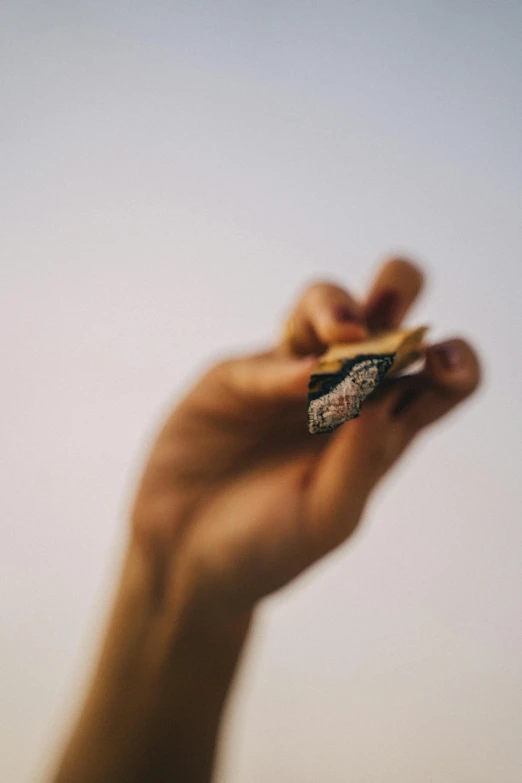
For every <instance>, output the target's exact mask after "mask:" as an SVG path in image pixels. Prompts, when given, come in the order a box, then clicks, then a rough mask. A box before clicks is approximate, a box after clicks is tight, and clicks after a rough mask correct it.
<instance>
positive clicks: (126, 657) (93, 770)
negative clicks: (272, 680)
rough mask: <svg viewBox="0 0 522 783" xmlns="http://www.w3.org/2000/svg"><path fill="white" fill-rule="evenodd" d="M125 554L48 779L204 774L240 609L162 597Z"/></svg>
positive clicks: (235, 657) (233, 659) (241, 636)
mask: <svg viewBox="0 0 522 783" xmlns="http://www.w3.org/2000/svg"><path fill="white" fill-rule="evenodd" d="M141 560H142V558H141V556H140V553H139V552H132V551H131V554H130V556H129V558H128V559H127V563H126V566H125V569H124V574H123V579H122V583H121V587H120V590H119V594H118V598H117V601H116V605H115V608H114V611H113V614H112V617H111V622H110V624H109V629H108V632H107V637H106V640H105V643H104V647H103V651H102V655H101V659H100V663H99V666H98V670H97V672H96V675H95V677H94V681H93V684H92V687H91V689H90V692H89V695H88V698H87V700H86V703H85V706H84V708H83V710H82V713H81V716H80V719H79V721H78V724H77V726H76V729H75V731H74V733H73V736H72V738H71V740H70V742H69V744H68V746H67V749H66V751H65V754H64V757H63V759H62V762H61V764H60V767H59V771H58V773H57V775H56V777H55V778H54V783H70V781H73V780H74V782H75V783H105V781H107V783H141V782H142V781H146V782H147V783H159V782H160V781H161V782H162V781H172V780H176V781H179V782H180V783H207V782H208V781H209V780H210V779H211V775H212V768H213V761H214V757H215V749H216V741H217V735H218V729H219V723H220V718H221V714H222V711H223V707H224V704H225V701H226V697H227V694H228V691H229V688H230V685H231V683H232V680H233V677H234V673H235V671H236V668H237V664H238V661H239V657H240V654H241V650H242V648H243V645H244V642H245V639H246V636H247V634H248V629H249V625H250V619H251V618H250V615H249V614H248V613H245V614H242V615H237V614H236V615H234V616H232V615H231V614H230V613H225V612H218V611H216V610H214V609H213V610H212V611H207V610H206V609H205V610H203V609H202V608H201V607H199V606H197V605H196V604H195V603H194V604H193V605H191V606H189V607H179V606H166V605H165V603H164V602H163V601H161V600H160V601H158V596H157V595H155V594H154V590H155V586H154V575H152V576H151V574H150V573H149V571H148V566H147V565H144V563H143V562H141Z"/></svg>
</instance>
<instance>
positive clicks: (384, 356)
mask: <svg viewBox="0 0 522 783" xmlns="http://www.w3.org/2000/svg"><path fill="white" fill-rule="evenodd" d="M425 332H426V327H425V326H422V327H419V328H418V329H408V330H402V331H395V332H386V333H383V334H379V335H375V336H374V337H372V338H371V339H370V340H366V341H365V342H362V343H343V344H339V345H334V346H332V347H331V348H330V349H329V350H328V351H327V352H326V353H325V354H323V356H322V357H321V358H320V359H319V362H318V364H317V367H316V368H315V369H314V371H313V373H312V375H311V378H310V385H309V388H308V430H309V432H310V433H311V434H312V435H316V434H320V433H324V432H331V431H332V430H334V429H336V427H339V425H341V424H344V422H346V421H350V419H354V418H356V417H357V416H358V415H359V413H360V410H361V405H362V403H363V401H364V400H365V399H366V397H368V395H370V394H371V393H372V392H373V391H374V390H375V389H376V388H377V386H379V384H380V383H382V381H383V380H384V378H385V377H386V375H388V374H390V373H396V372H398V371H400V370H402V369H404V368H405V367H407V366H408V364H411V363H412V362H413V361H415V360H416V359H418V358H419V356H420V355H421V354H422V339H423V337H424V334H425Z"/></svg>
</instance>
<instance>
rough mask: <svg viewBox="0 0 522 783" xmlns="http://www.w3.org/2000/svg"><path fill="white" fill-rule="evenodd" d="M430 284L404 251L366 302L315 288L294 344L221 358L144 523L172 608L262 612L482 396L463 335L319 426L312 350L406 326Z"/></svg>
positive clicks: (177, 438)
mask: <svg viewBox="0 0 522 783" xmlns="http://www.w3.org/2000/svg"><path fill="white" fill-rule="evenodd" d="M422 283H423V278H422V274H421V272H420V271H419V269H418V268H417V267H416V266H414V265H413V264H411V263H410V262H408V261H405V260H401V259H395V260H392V261H390V262H388V263H387V264H385V265H384V266H383V267H382V269H381V270H380V272H379V274H378V275H377V278H376V280H375V281H374V283H373V285H372V286H371V289H370V291H369V293H368V296H367V297H366V299H365V300H364V301H361V302H359V301H356V300H355V299H354V298H353V297H352V296H351V295H350V294H349V293H348V292H346V291H345V290H343V289H341V288H339V287H338V286H336V285H333V284H331V283H316V284H315V285H312V286H310V287H309V288H308V289H307V290H306V291H305V292H304V293H303V295H302V297H301V298H300V300H299V302H298V303H297V305H296V307H295V309H294V311H293V314H292V315H291V317H290V319H289V321H288V323H289V324H290V325H291V329H290V330H289V334H288V339H287V340H286V341H284V342H283V343H282V344H280V345H277V346H274V347H273V348H271V349H270V350H267V351H266V352H263V353H259V354H256V355H252V356H247V357H243V358H234V359H230V360H226V361H223V362H221V363H219V364H218V365H217V366H215V367H213V368H212V369H210V370H209V371H208V372H207V373H206V374H205V375H204V377H203V378H202V379H201V380H200V381H199V383H197V384H196V386H195V388H193V389H192V390H191V391H190V392H189V393H188V395H187V396H186V397H185V398H184V399H183V400H182V402H181V403H180V404H179V405H178V406H177V407H176V409H175V410H174V411H173V413H172V414H171V416H170V417H169V419H168V421H167V422H166V424H165V426H164V427H163V429H162V431H161V433H160V435H159V437H158V439H157V441H156V443H155V444H154V446H153V449H152V453H151V455H150V458H149V461H148V464H147V466H146V468H145V472H144V475H143V479H142V482H141V486H140V488H139V491H138V494H137V498H136V502H135V507H134V512H133V526H132V531H133V538H134V540H135V542H137V543H138V545H141V546H143V547H145V549H146V550H147V551H148V552H150V553H152V559H151V562H152V563H153V568H154V569H155V570H156V577H157V583H158V584H159V585H161V588H160V589H161V591H163V598H164V600H165V601H166V602H167V604H168V605H169V606H172V607H180V606H185V605H190V604H191V603H192V602H194V601H201V600H203V601H207V600H208V601H209V602H211V603H212V604H213V605H214V606H219V607H220V608H224V607H226V608H227V609H232V610H235V609H239V610H241V611H244V610H247V611H249V610H250V609H252V608H253V606H254V605H255V603H256V602H257V601H258V600H259V599H261V598H262V597H263V596H265V595H267V594H269V593H271V592H272V591H274V590H276V589H277V588H279V587H281V586H282V585H284V584H286V583H287V582H289V581H290V580H291V579H292V578H293V577H295V576H296V575H298V574H299V573H300V572H302V571H303V570H304V569H305V568H307V567H308V566H309V565H311V564H312V563H314V562H315V561H316V560H318V559H319V558H320V557H321V556H323V555H324V554H326V553H327V552H329V551H330V550H332V549H333V548H335V547H336V546H337V545H339V544H340V543H341V542H343V541H344V540H345V539H346V538H348V537H349V536H350V535H351V534H352V533H353V531H354V530H355V528H356V527H357V525H358V523H359V521H360V519H361V516H362V513H363V510H364V507H365V504H366V501H367V500H368V497H369V496H370V494H371V492H372V490H373V488H374V487H375V486H376V484H377V483H378V481H379V480H380V479H381V478H382V477H383V475H384V474H385V473H386V472H387V471H388V469H389V468H390V467H391V466H392V465H393V464H394V463H395V462H396V461H397V460H398V458H399V457H400V455H401V454H402V453H403V452H404V450H405V449H406V448H407V447H408V446H409V445H410V444H411V443H412V441H413V440H414V439H415V438H416V436H417V435H418V434H419V433H420V432H421V431H422V430H423V429H424V428H425V427H426V426H427V425H429V424H432V423H433V422H435V421H437V420H439V419H440V418H441V417H443V416H445V415H446V414H447V413H448V412H450V411H451V410H452V409H453V408H454V407H455V406H456V405H457V404H458V403H460V402H462V400H464V399H465V398H466V397H468V396H469V395H470V394H471V393H472V392H473V391H474V389H475V388H476V387H477V385H478V382H479V364H478V360H477V357H476V354H475V352H474V351H473V349H472V348H471V347H470V346H469V345H468V344H467V343H466V342H465V341H463V340H461V339H452V340H450V341H447V342H445V343H443V344H440V345H435V346H431V347H429V348H428V350H427V354H426V361H425V366H424V368H423V369H422V370H420V371H419V372H417V373H414V374H410V375H406V376H403V377H400V378H396V379H391V380H389V381H387V382H386V383H385V384H384V385H383V387H381V388H380V389H379V390H378V393H376V394H374V395H373V396H372V397H370V398H369V399H368V400H367V401H366V402H365V404H364V406H363V410H362V414H361V416H360V417H359V418H357V419H354V420H352V421H350V422H348V423H347V424H345V425H343V426H342V427H341V428H339V429H338V430H337V431H335V432H333V433H331V434H329V435H319V436H312V435H310V434H309V433H308V431H307V426H306V420H307V414H306V407H307V385H308V380H309V376H310V372H311V370H312V367H313V364H314V362H315V359H314V357H313V356H312V358H310V357H309V356H308V355H309V354H316V355H317V354H320V353H321V352H322V351H323V350H325V349H326V347H328V346H329V345H330V344H331V343H335V342H348V341H352V340H360V339H363V338H364V337H365V336H366V334H367V329H368V328H369V329H370V330H379V329H384V328H395V327H397V326H398V325H399V324H400V322H401V321H402V319H403V317H404V316H405V314H406V312H407V311H408V309H409V308H410V306H411V305H412V304H413V302H414V301H415V299H416V297H417V295H418V294H419V292H420V290H421V288H422ZM173 611H177V609H176V608H174V609H173Z"/></svg>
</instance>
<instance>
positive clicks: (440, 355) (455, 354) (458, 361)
mask: <svg viewBox="0 0 522 783" xmlns="http://www.w3.org/2000/svg"><path fill="white" fill-rule="evenodd" d="M434 353H435V355H436V356H437V359H438V360H439V362H440V363H441V365H442V367H444V369H445V370H456V369H458V368H459V367H461V366H462V364H463V363H464V357H463V355H462V352H461V351H460V349H459V347H458V345H456V344H455V343H443V344H442V345H438V346H437V347H436V348H435V349H434Z"/></svg>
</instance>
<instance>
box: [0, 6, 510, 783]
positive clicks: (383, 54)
mask: <svg viewBox="0 0 522 783" xmlns="http://www.w3.org/2000/svg"><path fill="white" fill-rule="evenodd" d="M0 73H1V88H0V116H1V120H0V132H1V144H0V155H1V159H0V160H1V163H0V166H1V168H0V176H1V188H0V210H1V212H0V225H1V230H0V248H1V253H0V266H1V268H0V297H1V302H0V350H1V367H2V382H1V384H0V432H1V441H0V510H1V513H0V526H1V542H2V543H1V547H0V623H1V624H0V633H1V638H0V642H1V647H0V721H1V726H0V779H1V780H2V781H6V783H36V781H40V780H42V778H43V776H44V774H45V771H46V770H47V769H49V765H50V764H52V758H53V755H54V754H55V753H56V748H57V743H58V742H59V739H60V737H61V736H62V732H63V729H64V726H67V725H68V721H69V720H70V717H71V715H72V714H73V713H74V710H75V709H76V706H77V704H78V700H79V699H80V697H81V693H82V688H83V687H84V683H85V679H86V677H87V676H88V673H89V666H90V665H91V661H92V656H93V651H94V650H95V649H96V646H97V643H98V638H99V633H100V625H101V623H102V621H103V617H104V615H105V613H106V611H107V606H108V601H109V600H110V596H111V590H112V587H113V584H114V580H115V568H116V565H117V563H118V562H119V558H120V553H121V550H122V545H123V542H124V539H125V525H126V515H127V512H128V506H129V503H130V501H131V498H132V492H133V487H134V482H135V479H136V475H137V471H138V470H139V468H140V465H141V464H142V460H143V458H144V454H145V452H146V449H147V445H148V442H149V438H150V437H151V433H153V432H154V430H155V428H156V427H157V425H158V423H159V421H160V420H161V416H162V415H164V413H165V412H166V410H167V409H168V406H169V405H170V404H172V402H173V401H174V400H175V399H176V397H177V396H178V395H179V394H180V393H181V392H182V391H183V390H184V389H185V388H186V386H187V384H188V383H189V382H190V381H191V379H193V378H194V377H195V376H196V375H197V373H198V372H200V370H201V369H202V368H203V367H204V366H206V364H207V363H208V362H210V361H212V360H213V359H214V358H215V357H216V356H219V355H221V354H223V353H225V354H228V353H229V352H230V351H233V350H243V349H244V348H247V347H248V348H251V347H256V348H257V347H258V346H262V345H264V344H266V343H267V342H268V341H270V340H272V339H273V338H274V336H275V335H277V332H278V329H279V323H280V321H281V319H283V318H284V315H285V313H286V311H287V308H288V307H289V305H290V303H291V302H292V300H293V299H294V297H295V296H296V294H297V292H298V290H299V289H301V288H302V287H303V285H305V284H306V282H307V281H308V280H310V279H313V278H316V277H321V278H324V277H332V278H333V279H335V280H338V281H340V282H342V283H343V284H345V285H347V286H350V287H352V288H353V290H354V291H355V292H356V293H362V292H364V290H365V287H366V286H367V284H368V281H369V280H370V279H371V275H372V273H373V271H374V269H375V265H376V264H377V263H378V262H379V261H380V260H382V259H383V258H384V257H385V256H386V255H388V254H389V253H396V252H400V253H405V254H409V255H411V256H412V257H413V258H415V259H417V260H418V261H420V262H421V263H422V264H424V265H425V267H426V269H427V272H428V274H429V286H428V289H427V292H426V295H425V297H424V298H423V300H422V302H421V303H419V306H418V307H417V308H416V309H415V312H414V314H413V315H412V319H411V320H412V321H414V322H419V321H422V322H424V321H426V322H428V323H430V324H431V325H432V327H433V335H434V337H435V338H437V339H438V338H441V337H445V336H451V335H453V334H462V335H464V336H466V337H468V338H469V339H471V340H473V341H474V342H475V344H476V345H477V346H478V347H479V349H480V351H481V354H482V356H483V361H484V364H485V383H484V385H483V387H482V389H481V391H480V393H479V394H477V395H476V397H475V398H474V399H473V401H472V402H470V403H468V404H467V405H466V406H465V408H463V409H462V410H460V411H459V412H458V413H455V414H454V415H452V416H451V417H450V418H449V419H448V420H447V422H445V423H444V424H443V425H442V426H440V427H438V428H437V429H436V430H435V429H434V430H433V431H430V432H429V433H428V434H427V435H426V436H425V437H424V438H423V439H422V441H420V442H419V443H418V445H417V446H416V447H415V449H414V450H413V451H412V452H411V453H410V454H409V455H408V457H407V459H405V460H404V462H403V464H402V465H401V467H400V468H399V469H397V470H396V471H395V472H394V473H393V474H392V475H391V476H390V478H389V479H388V480H387V481H386V483H385V484H384V485H383V486H382V488H381V489H380V491H379V493H378V494H377V495H376V497H375V500H374V502H373V504H372V505H371V507H370V508H369V511H368V514H367V519H366V525H365V526H364V528H363V530H362V531H361V532H360V534H359V535H358V536H357V537H356V538H355V539H354V540H352V541H350V542H349V543H348V544H347V545H346V546H344V547H343V548H342V549H341V550H339V551H338V553H336V554H335V555H333V556H331V557H330V558H328V559H327V560H326V561H324V562H323V563H322V564H321V565H319V566H318V567H316V568H314V569H312V570H311V571H309V572H308V573H307V574H306V575H305V576H303V577H302V578H301V579H299V580H298V581H296V582H295V583H294V584H293V585H292V586H291V587H289V588H288V589H286V590H285V591H283V592H282V593H281V594H279V595H278V596H276V597H275V598H273V599H271V600H270V601H267V602H266V603H265V604H264V607H263V609H262V611H261V613H260V617H259V625H258V629H257V632H256V634H255V637H254V639H253V641H252V645H251V647H250V651H249V656H248V658H247V660H246V662H245V667H244V669H243V671H242V675H241V678H240V680H239V681H238V684H237V685H238V687H237V690H236V693H235V697H234V700H233V702H232V704H231V710H230V713H229V716H228V721H227V726H226V737H225V739H226V742H225V743H224V747H223V753H222V757H221V763H220V770H221V771H220V775H219V783H268V781H270V783H272V781H277V782H278V783H318V781H321V783H340V782H341V781H343V782H344V781H347V782H348V781H354V782H356V783H447V782H448V781H451V782H452V783H497V782H498V781H502V783H518V782H519V781H520V780H522V740H521V737H522V663H521V662H522V611H521V609H522V602H521V599H522V567H521V552H522V525H521V508H522V497H521V494H522V492H521V490H522V481H521V478H520V470H521V460H520V444H521V439H522V432H521V429H522V414H521V409H520V403H521V392H522V378H521V360H520V353H521V344H520V334H521V331H522V330H521V327H522V323H521V320H522V319H521V305H520V302H521V291H522V147H521V141H522V3H521V2H520V0H513V1H512V2H506V1H504V0H490V2H485V1H484V0H475V1H474V2H472V1H471V0H467V1H466V2H463V1H462V0H460V1H459V0H452V2H450V1H449V0H443V1H438V2H435V0H431V2H426V0H411V2H393V0H383V1H382V2H372V1H371V0H369V1H366V2H362V0H358V1H357V2H355V1H353V0H352V1H350V0H338V1H337V2H335V1H334V0H316V1H315V2H310V1H307V0H301V2H297V0H296V1H294V2H291V1H290V0H277V1H276V0H265V1H263V0H257V2H252V0H250V1H249V0H245V1H244V2H239V0H229V2H225V1H224V0H213V1H211V0H206V2H200V1H199V0H192V1H191V2H176V1H175V0H170V1H168V0H164V1H162V2H160V1H159V0H148V2H141V3H139V2H122V1H121V0H114V2H107V1H106V0H103V1H102V0H99V1H98V2H89V0H83V1H82V2H77V1H76V0H74V1H69V2H66V1H65V0H63V2H58V0H50V2H45V3H43V2H25V1H24V0H6V1H5V2H3V3H2V6H1V10H0Z"/></svg>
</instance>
